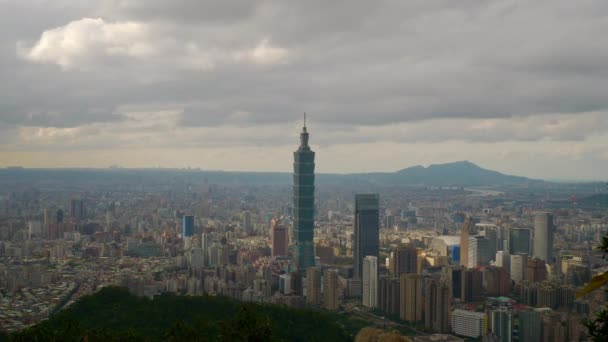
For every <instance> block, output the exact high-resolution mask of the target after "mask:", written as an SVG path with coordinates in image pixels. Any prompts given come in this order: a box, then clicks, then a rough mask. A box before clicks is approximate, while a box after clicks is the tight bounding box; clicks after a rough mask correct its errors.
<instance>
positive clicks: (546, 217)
mask: <svg viewBox="0 0 608 342" xmlns="http://www.w3.org/2000/svg"><path fill="white" fill-rule="evenodd" d="M553 234H554V227H553V215H552V214H550V213H546V212H539V213H536V214H535V215H534V257H535V258H539V259H541V260H545V261H546V262H547V263H548V264H551V263H552V262H553Z"/></svg>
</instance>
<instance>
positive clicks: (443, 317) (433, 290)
mask: <svg viewBox="0 0 608 342" xmlns="http://www.w3.org/2000/svg"><path fill="white" fill-rule="evenodd" d="M424 281H425V291H424V327H425V328H427V329H430V330H431V331H433V332H438V333H447V332H449V331H450V323H451V305H452V296H451V292H450V286H449V284H448V283H447V282H446V281H445V280H444V279H440V278H438V277H434V278H427V279H424Z"/></svg>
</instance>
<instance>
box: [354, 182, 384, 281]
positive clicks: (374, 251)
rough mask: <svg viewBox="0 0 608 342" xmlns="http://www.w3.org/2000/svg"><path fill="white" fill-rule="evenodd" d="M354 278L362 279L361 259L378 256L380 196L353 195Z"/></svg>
mask: <svg viewBox="0 0 608 342" xmlns="http://www.w3.org/2000/svg"><path fill="white" fill-rule="evenodd" d="M353 238H354V250H353V258H354V278H355V279H362V276H363V259H364V258H365V257H366V256H368V255H371V256H375V257H376V258H377V257H378V253H379V250H380V196H379V195H378V194H358V195H355V229H354V236H353Z"/></svg>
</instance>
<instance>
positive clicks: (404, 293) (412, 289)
mask: <svg viewBox="0 0 608 342" xmlns="http://www.w3.org/2000/svg"><path fill="white" fill-rule="evenodd" d="M399 283H400V286H401V291H400V294H399V318H401V319H402V320H404V321H406V322H410V323H416V322H419V321H422V306H423V303H422V276H421V275H419V274H402V275H401V277H400V279H399Z"/></svg>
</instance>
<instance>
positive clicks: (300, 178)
mask: <svg viewBox="0 0 608 342" xmlns="http://www.w3.org/2000/svg"><path fill="white" fill-rule="evenodd" d="M293 159H294V162H293V239H294V262H295V266H296V268H297V269H299V270H305V269H306V268H308V267H313V266H314V265H315V254H314V244H313V235H314V214H315V153H314V152H313V151H312V150H311V149H310V146H308V131H307V130H306V114H304V126H303V127H302V133H300V147H299V148H298V150H297V151H295V152H294V153H293Z"/></svg>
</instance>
